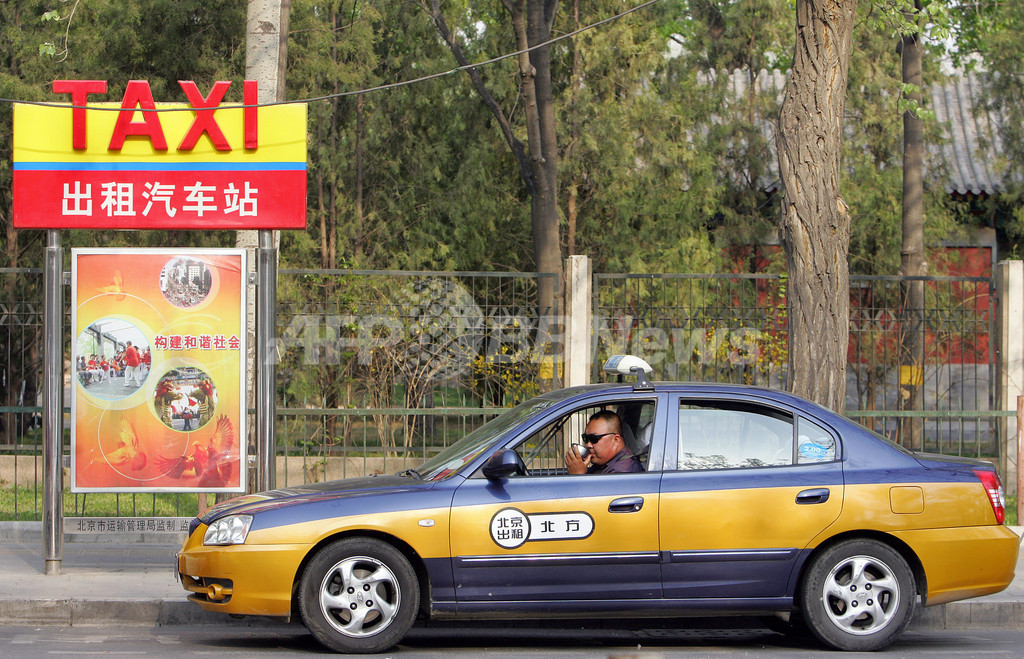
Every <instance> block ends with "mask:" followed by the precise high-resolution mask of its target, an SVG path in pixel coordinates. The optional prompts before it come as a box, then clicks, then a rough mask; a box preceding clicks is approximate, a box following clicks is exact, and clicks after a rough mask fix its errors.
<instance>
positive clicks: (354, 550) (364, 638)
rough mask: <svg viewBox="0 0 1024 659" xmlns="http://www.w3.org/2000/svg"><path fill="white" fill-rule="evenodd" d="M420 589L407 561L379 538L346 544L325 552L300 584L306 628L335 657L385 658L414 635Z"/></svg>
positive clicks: (316, 560)
mask: <svg viewBox="0 0 1024 659" xmlns="http://www.w3.org/2000/svg"><path fill="white" fill-rule="evenodd" d="M418 607H419V583H418V582H417V580H416V573H415V571H414V570H413V568H412V566H411V565H410V564H409V561H408V559H406V557H405V556H404V555H403V554H402V553H401V552H400V551H398V550H397V549H395V548H394V547H393V546H391V545H389V544H388V543H386V542H383V541H381V540H377V539H376V538H346V539H344V540H339V541H337V542H334V543H332V544H330V545H328V546H326V547H324V548H323V549H321V550H320V551H319V552H318V553H317V554H316V555H315V556H314V557H313V559H312V560H311V561H310V562H309V565H308V566H307V567H306V570H305V572H303V575H302V580H301V582H300V583H299V610H300V611H301V613H302V621H303V623H305V625H306V628H307V629H309V631H310V632H312V634H313V636H315V637H316V639H317V640H318V641H320V643H322V644H323V645H325V646H327V647H328V648H330V649H332V650H334V651H335V652H346V653H357V652H358V653H370V652H383V651H384V650H387V649H388V648H390V647H392V646H394V645H395V644H397V643H398V642H399V641H401V640H402V638H403V637H404V636H405V634H406V633H407V632H408V631H409V628H410V627H411V626H412V623H413V621H414V620H415V618H416V611H417V609H418Z"/></svg>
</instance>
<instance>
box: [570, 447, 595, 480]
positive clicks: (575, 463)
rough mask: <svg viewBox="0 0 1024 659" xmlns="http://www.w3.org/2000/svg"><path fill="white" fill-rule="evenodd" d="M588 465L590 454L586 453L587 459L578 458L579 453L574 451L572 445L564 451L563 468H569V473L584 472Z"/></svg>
mask: <svg viewBox="0 0 1024 659" xmlns="http://www.w3.org/2000/svg"><path fill="white" fill-rule="evenodd" d="M589 466H590V454H589V453H588V454H587V459H586V460H583V459H581V458H580V454H579V453H577V452H576V449H575V448H573V447H572V446H570V447H569V450H568V451H566V453H565V468H566V469H568V470H569V473H570V474H585V473H587V467H589Z"/></svg>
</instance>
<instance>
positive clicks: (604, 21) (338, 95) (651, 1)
mask: <svg viewBox="0 0 1024 659" xmlns="http://www.w3.org/2000/svg"><path fill="white" fill-rule="evenodd" d="M660 1H661V0H647V2H644V3H641V4H639V5H637V6H635V7H631V8H629V9H627V10H625V11H623V12H620V13H618V14H615V15H614V16H610V17H608V18H605V19H602V20H600V21H597V22H596V23H591V24H590V25H586V26H584V27H581V28H579V29H578V30H573V31H572V32H567V33H565V34H563V35H561V36H558V37H555V38H553V39H549V40H547V41H545V42H543V43H539V44H537V45H535V46H530V47H529V48H524V49H522V50H517V51H515V52H512V53H506V54H505V55H499V56H497V57H492V58H491V59H488V60H484V61H482V62H477V63H475V64H466V65H465V66H457V67H455V68H454V69H449V70H447V71H442V72H440V73H431V74H430V75H425V76H422V77H419V78H413V79H412V80H403V81H401V82H392V83H388V84H386V85H377V86H376V87H367V88H364V89H356V90H353V91H347V92H338V93H336V94H327V95H324V96H313V97H310V98H305V99H295V100H291V101H272V102H269V103H253V104H249V105H232V106H230V107H228V108H220V109H235V108H266V107H272V106H275V105H297V104H300V103H313V102H316V101H329V100H331V99H334V98H344V97H348V96H360V95H362V94H371V93H373V92H379V91H385V90H388V89H396V88H398V87H405V86H408V85H415V84H417V83H420V82H426V81H427V80H434V79H435V78H443V77H445V76H450V75H452V74H454V73H459V72H461V71H468V70H470V69H477V68H480V67H484V66H489V65H491V64H495V63H497V62H501V61H503V60H506V59H509V58H511V57H518V56H520V55H522V54H524V53H529V52H531V51H534V50H537V49H539V48H544V47H546V46H550V45H551V44H554V43H558V42H559V41H564V40H565V39H570V38H572V37H575V36H576V35H578V34H582V33H583V32H587V31H589V30H593V29H595V28H597V27H600V26H602V25H605V24H607V23H611V22H613V21H617V20H619V19H620V18H623V17H625V16H628V15H630V14H632V13H635V12H638V11H640V10H641V9H646V8H647V7H650V6H651V5H653V4H656V3H658V2H660ZM0 103H19V104H21V105H35V106H41V107H49V108H63V109H87V110H94V111H99V112H122V111H123V110H125V108H122V107H120V106H118V107H98V106H95V105H88V104H86V105H70V104H68V103H54V102H52V101H20V100H17V99H11V98H2V97H0ZM128 109H130V110H133V111H135V112H196V111H197V110H203V109H204V108H194V107H191V106H189V107H182V108H156V109H149V108H138V107H136V108H128ZM208 109H209V110H214V109H216V108H208Z"/></svg>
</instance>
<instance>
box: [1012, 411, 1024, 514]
mask: <svg viewBox="0 0 1024 659" xmlns="http://www.w3.org/2000/svg"><path fill="white" fill-rule="evenodd" d="M1022 455H1024V396H1017V459H1016V460H1014V462H1015V463H1016V464H1017V525H1018V526H1019V525H1021V524H1024V497H1022V496H1021V494H1022V493H1024V470H1022V469H1021V468H1020V456H1022Z"/></svg>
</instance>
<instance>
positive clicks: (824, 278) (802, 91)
mask: <svg viewBox="0 0 1024 659" xmlns="http://www.w3.org/2000/svg"><path fill="white" fill-rule="evenodd" d="M856 8H857V3H856V0H797V3H796V26H797V28H796V54H795V56H794V59H793V68H792V71H791V72H790V76H789V82H788V84H787V85H786V92H785V97H784V99H783V102H782V109H781V111H780V113H779V131H778V134H777V136H776V142H777V146H778V152H779V174H780V178H781V181H782V191H783V194H784V198H783V201H782V217H781V220H780V223H781V227H780V228H781V235H782V243H783V248H784V249H785V253H786V264H787V268H788V272H789V282H788V288H789V290H788V312H789V370H788V373H787V386H788V388H789V390H790V391H792V392H794V393H796V394H798V395H801V396H804V397H805V398H808V399H810V400H813V401H815V402H817V403H819V404H821V405H824V406H826V407H830V408H832V409H833V410H837V411H842V410H843V409H844V407H845V398H846V362H847V350H848V344H849V332H850V327H849V316H850V284H849V280H850V275H849V265H848V263H847V256H848V253H849V245H850V213H849V208H848V207H847V205H846V202H845V201H844V200H843V198H842V195H841V194H840V191H839V179H840V170H839V160H840V154H841V149H842V138H843V112H844V109H845V105H846V83H847V78H848V74H849V66H850V49H851V43H852V35H853V22H854V17H855V15H856Z"/></svg>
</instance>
